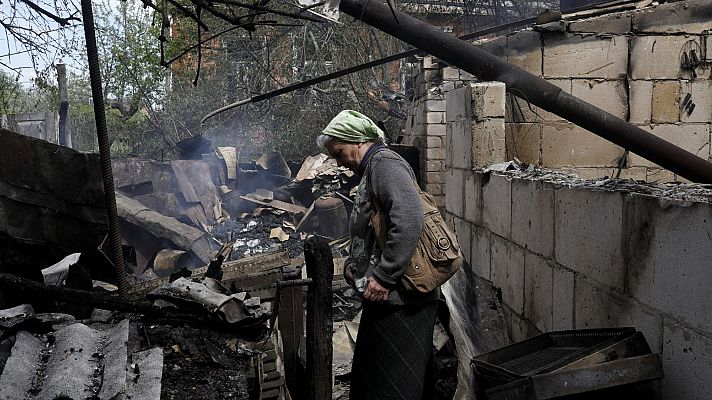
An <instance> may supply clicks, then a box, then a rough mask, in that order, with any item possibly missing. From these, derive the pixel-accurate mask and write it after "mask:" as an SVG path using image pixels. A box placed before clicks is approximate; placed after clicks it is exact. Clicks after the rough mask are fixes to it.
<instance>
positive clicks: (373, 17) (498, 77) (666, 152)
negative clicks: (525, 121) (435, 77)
mask: <svg viewBox="0 0 712 400" xmlns="http://www.w3.org/2000/svg"><path fill="white" fill-rule="evenodd" d="M339 9H340V10H341V11H342V12H344V13H346V14H348V15H350V16H352V17H354V18H356V19H358V20H361V21H363V22H364V23H366V24H368V25H371V26H373V27H375V28H377V29H380V30H382V31H383V32H386V33H388V34H390V35H392V36H394V37H396V38H398V39H400V40H403V41H405V42H407V43H410V44H412V45H413V46H417V47H419V48H421V49H423V50H425V51H427V52H429V53H430V54H432V55H434V56H436V57H438V58H440V59H442V60H444V61H445V62H447V63H449V64H452V65H454V66H456V67H458V68H461V69H463V70H464V71H467V72H469V73H471V74H473V75H475V76H476V77H478V78H479V79H482V80H488V81H500V82H504V83H505V84H506V85H507V91H508V92H510V93H511V94H513V95H515V96H518V97H522V98H523V99H524V100H527V101H529V102H531V103H532V104H535V105H537V106H539V107H541V108H543V109H544V110H547V111H550V112H552V113H554V114H557V115H559V116H560V117H563V118H565V119H567V120H569V121H571V122H573V123H574V124H576V125H578V126H580V127H582V128H585V129H587V130H589V131H591V132H593V133H594V134H596V135H598V136H601V137H602V138H604V139H607V140H609V141H611V142H613V143H615V144H617V145H619V146H621V147H623V148H625V149H627V150H630V151H632V152H634V153H636V154H638V155H640V156H641V157H643V158H645V159H648V160H650V161H652V162H654V163H656V164H658V165H660V166H662V167H664V168H666V169H668V170H670V171H672V172H674V173H676V174H678V175H680V176H682V177H684V178H687V179H689V180H691V181H693V182H700V183H712V163H709V162H708V161H706V160H704V159H702V158H700V157H698V156H696V155H694V154H692V153H690V152H688V151H686V150H683V149H681V148H680V147H678V146H675V145H673V144H672V143H669V142H667V141H665V140H663V139H661V138H659V137H657V136H655V135H653V134H651V133H649V132H646V131H644V130H643V129H641V128H639V127H637V126H634V125H632V124H630V123H628V122H626V121H624V120H622V119H620V118H618V117H616V116H614V115H612V114H610V113H608V112H605V111H603V110H601V109H600V108H598V107H595V106H593V105H591V104H589V103H587V102H585V101H583V100H581V99H579V98H577V97H574V96H572V95H570V94H568V93H566V92H564V91H563V90H562V89H561V88H559V87H557V86H555V85H553V84H551V83H549V82H547V81H546V80H544V79H542V78H539V77H537V76H535V75H532V74H531V73H529V72H527V71H525V70H523V69H521V68H519V67H517V66H514V65H511V64H509V63H507V62H505V61H503V60H502V59H500V58H499V57H497V56H494V55H492V54H490V53H488V52H486V51H484V50H481V49H478V48H477V47H475V46H473V45H471V44H469V43H467V42H465V41H462V40H460V39H458V38H455V37H453V36H450V35H448V34H446V33H444V32H442V31H440V30H438V29H436V28H435V27H433V26H431V25H429V24H427V23H425V22H422V21H420V20H418V19H416V18H413V17H411V16H410V15H407V14H405V13H402V12H400V11H396V14H397V15H398V23H396V21H395V20H394V18H393V15H392V14H391V11H390V9H389V8H388V6H387V5H385V4H383V3H381V2H378V1H370V0H341V2H340V5H339Z"/></svg>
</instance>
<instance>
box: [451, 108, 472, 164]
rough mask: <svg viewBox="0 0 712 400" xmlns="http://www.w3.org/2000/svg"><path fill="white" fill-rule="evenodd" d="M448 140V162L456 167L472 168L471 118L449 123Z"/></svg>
mask: <svg viewBox="0 0 712 400" xmlns="http://www.w3.org/2000/svg"><path fill="white" fill-rule="evenodd" d="M448 131H449V135H448V138H447V142H448V143H450V146H449V147H448V149H447V154H448V163H449V164H450V165H452V166H453V167H455V168H463V169H471V168H472V150H473V149H472V145H473V143H472V142H473V135H472V123H471V122H470V120H469V119H464V120H459V121H453V122H450V123H449V124H448Z"/></svg>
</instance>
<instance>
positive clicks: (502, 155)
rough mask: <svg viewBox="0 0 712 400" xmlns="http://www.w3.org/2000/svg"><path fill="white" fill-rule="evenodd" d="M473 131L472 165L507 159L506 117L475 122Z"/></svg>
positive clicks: (476, 165) (481, 165) (483, 164)
mask: <svg viewBox="0 0 712 400" xmlns="http://www.w3.org/2000/svg"><path fill="white" fill-rule="evenodd" d="M471 132H472V133H471V139H470V140H471V146H472V147H471V152H470V155H471V157H472V158H471V164H470V165H471V166H472V167H483V166H487V165H490V164H494V163H499V162H504V161H507V158H506V157H507V147H506V142H505V131H504V118H492V119H488V120H485V121H481V122H473V123H472V131H471ZM453 144H454V143H453ZM463 144H467V143H463Z"/></svg>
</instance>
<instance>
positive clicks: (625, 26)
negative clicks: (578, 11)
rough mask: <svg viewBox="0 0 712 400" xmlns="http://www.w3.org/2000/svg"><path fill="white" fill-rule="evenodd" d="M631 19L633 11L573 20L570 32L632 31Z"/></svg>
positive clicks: (619, 32) (621, 32) (620, 32)
mask: <svg viewBox="0 0 712 400" xmlns="http://www.w3.org/2000/svg"><path fill="white" fill-rule="evenodd" d="M631 20H632V13H630V12H622V13H611V14H606V15H601V16H599V17H593V18H585V19H581V20H577V21H571V23H570V24H569V32H572V33H575V32H582V33H618V34H625V33H629V32H630V28H631Z"/></svg>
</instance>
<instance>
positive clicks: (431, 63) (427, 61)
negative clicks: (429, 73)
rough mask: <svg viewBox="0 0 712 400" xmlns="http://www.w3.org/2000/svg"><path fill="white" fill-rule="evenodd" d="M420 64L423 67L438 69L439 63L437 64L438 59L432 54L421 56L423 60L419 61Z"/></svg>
mask: <svg viewBox="0 0 712 400" xmlns="http://www.w3.org/2000/svg"><path fill="white" fill-rule="evenodd" d="M421 65H422V66H423V69H440V65H439V64H438V59H437V58H436V57H433V56H425V57H423V60H422V61H421Z"/></svg>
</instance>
